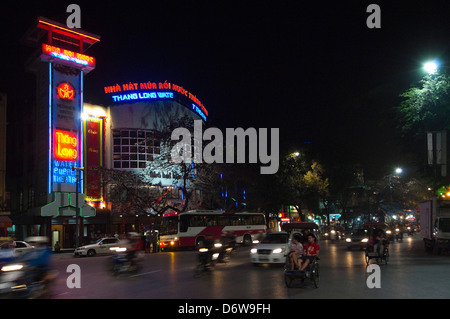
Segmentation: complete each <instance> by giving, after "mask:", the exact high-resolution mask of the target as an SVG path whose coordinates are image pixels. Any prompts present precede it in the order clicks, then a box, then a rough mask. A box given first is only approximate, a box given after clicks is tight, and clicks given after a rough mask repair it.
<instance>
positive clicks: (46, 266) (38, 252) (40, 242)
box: [22, 236, 52, 283]
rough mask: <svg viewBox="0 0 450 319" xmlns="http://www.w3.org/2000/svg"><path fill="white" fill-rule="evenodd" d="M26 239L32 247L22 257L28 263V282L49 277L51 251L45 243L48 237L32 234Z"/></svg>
mask: <svg viewBox="0 0 450 319" xmlns="http://www.w3.org/2000/svg"><path fill="white" fill-rule="evenodd" d="M26 240H27V242H29V243H30V244H31V245H32V246H33V247H34V249H32V250H30V251H29V252H27V253H25V254H24V255H23V257H22V260H24V261H25V262H27V263H28V265H29V269H28V271H27V280H28V282H29V283H32V282H39V281H44V280H47V279H49V272H50V270H51V256H52V251H51V249H50V247H49V246H48V245H47V244H48V238H47V237H45V236H32V237H28V238H27V239H26Z"/></svg>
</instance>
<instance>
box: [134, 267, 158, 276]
mask: <svg viewBox="0 0 450 319" xmlns="http://www.w3.org/2000/svg"><path fill="white" fill-rule="evenodd" d="M159 271H161V269H158V270H153V271H149V272H143V273H140V274H136V275H131V276H130V277H138V276H144V275H148V274H153V273H155V272H159Z"/></svg>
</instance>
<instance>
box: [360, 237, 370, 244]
mask: <svg viewBox="0 0 450 319" xmlns="http://www.w3.org/2000/svg"><path fill="white" fill-rule="evenodd" d="M368 241H369V238H363V239H361V242H362V243H367V242H368Z"/></svg>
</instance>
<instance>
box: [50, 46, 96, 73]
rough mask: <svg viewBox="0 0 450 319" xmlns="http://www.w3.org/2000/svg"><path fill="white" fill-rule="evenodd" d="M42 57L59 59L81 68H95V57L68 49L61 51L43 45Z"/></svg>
mask: <svg viewBox="0 0 450 319" xmlns="http://www.w3.org/2000/svg"><path fill="white" fill-rule="evenodd" d="M42 55H45V56H50V57H53V58H57V59H58V60H61V61H66V62H70V63H75V64H77V65H81V66H86V67H91V68H95V58H94V57H91V56H89V55H85V54H82V53H77V52H73V51H70V50H66V49H61V48H58V47H55V46H53V45H49V44H42Z"/></svg>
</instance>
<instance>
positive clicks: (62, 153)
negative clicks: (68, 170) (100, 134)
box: [53, 130, 78, 161]
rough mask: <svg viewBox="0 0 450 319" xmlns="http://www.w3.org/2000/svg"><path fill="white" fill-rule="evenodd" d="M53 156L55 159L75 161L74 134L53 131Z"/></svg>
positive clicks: (76, 153) (75, 143) (75, 142)
mask: <svg viewBox="0 0 450 319" xmlns="http://www.w3.org/2000/svg"><path fill="white" fill-rule="evenodd" d="M53 155H54V157H55V158H56V159H59V160H63V161H67V160H70V161H73V160H76V159H77V155H78V152H77V138H76V135H75V133H71V132H65V131H60V130H55V139H54V143H53Z"/></svg>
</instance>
